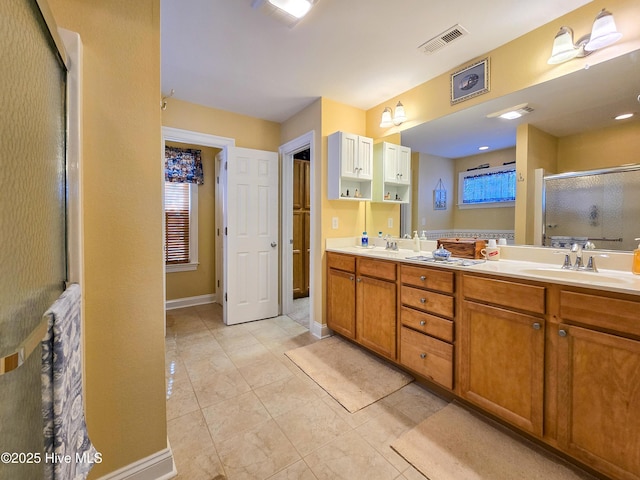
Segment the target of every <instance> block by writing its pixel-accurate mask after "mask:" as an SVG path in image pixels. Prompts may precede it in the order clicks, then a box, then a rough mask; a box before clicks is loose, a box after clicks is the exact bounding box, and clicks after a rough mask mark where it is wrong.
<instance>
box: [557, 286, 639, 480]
mask: <svg viewBox="0 0 640 480" xmlns="http://www.w3.org/2000/svg"><path fill="white" fill-rule="evenodd" d="M638 312H640V302H637V301H631V300H624V299H618V298H609V297H606V296H601V295H591V294H586V293H580V292H573V291H566V290H563V291H561V292H560V319H561V323H560V325H559V330H558V335H559V338H558V342H557V349H558V446H559V447H560V448H561V449H562V450H564V451H566V452H567V453H568V454H570V455H571V456H573V457H575V458H576V459H578V460H581V461H583V462H585V463H586V464H588V465H592V466H593V467H594V468H597V469H598V470H600V471H602V472H604V473H606V474H607V475H609V476H611V477H612V478H617V479H625V480H626V479H630V480H631V479H633V480H638V479H640V318H639V315H638Z"/></svg>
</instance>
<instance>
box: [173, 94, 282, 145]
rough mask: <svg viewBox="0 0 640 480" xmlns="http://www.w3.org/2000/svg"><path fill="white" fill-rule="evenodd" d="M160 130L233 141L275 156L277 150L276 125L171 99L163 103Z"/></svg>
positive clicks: (278, 133)
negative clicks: (165, 104)
mask: <svg viewBox="0 0 640 480" xmlns="http://www.w3.org/2000/svg"><path fill="white" fill-rule="evenodd" d="M162 125H163V126H164V127H173V128H180V129H182V130H189V131H192V132H198V133H206V134H209V135H216V136H219V137H228V138H233V139H235V141H236V146H237V147H244V148H253V149H256V150H268V151H270V152H277V151H278V147H279V146H280V124H278V123H276V122H270V121H268V120H261V119H259V118H254V117H248V116H246V115H239V114H237V113H231V112H226V111H224V110H218V109H215V108H209V107H203V106H202V105H196V104H195V103H189V102H184V101H182V100H177V99H175V98H170V99H168V100H167V109H166V110H164V111H163V112H162Z"/></svg>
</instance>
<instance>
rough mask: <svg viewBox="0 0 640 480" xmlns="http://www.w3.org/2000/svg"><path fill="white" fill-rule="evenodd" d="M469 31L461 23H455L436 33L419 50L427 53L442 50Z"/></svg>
mask: <svg viewBox="0 0 640 480" xmlns="http://www.w3.org/2000/svg"><path fill="white" fill-rule="evenodd" d="M468 33H469V32H467V30H466V29H465V28H464V27H463V26H462V25H460V24H455V25H454V26H453V27H451V28H448V29H447V30H445V31H444V32H442V33H441V34H439V35H436V36H435V37H433V38H432V39H431V40H427V41H426V42H424V43H423V44H422V45H420V46H419V47H418V50H420V51H422V52H423V53H426V54H432V53H435V52H437V51H438V50H440V49H441V48H443V47H445V46H447V45H449V44H450V43H451V42H453V41H454V40H456V39H458V38H460V37H464V36H465V35H467V34H468Z"/></svg>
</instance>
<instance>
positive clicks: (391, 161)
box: [382, 143, 399, 183]
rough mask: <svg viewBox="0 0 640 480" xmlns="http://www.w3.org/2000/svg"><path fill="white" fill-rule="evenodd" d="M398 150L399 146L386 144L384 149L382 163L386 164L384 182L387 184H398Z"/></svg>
mask: <svg viewBox="0 0 640 480" xmlns="http://www.w3.org/2000/svg"><path fill="white" fill-rule="evenodd" d="M398 148H399V145H394V144H393V143H385V144H384V148H383V149H382V161H383V163H384V181H385V182H386V183H397V182H398Z"/></svg>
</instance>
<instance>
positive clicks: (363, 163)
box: [357, 137, 373, 180]
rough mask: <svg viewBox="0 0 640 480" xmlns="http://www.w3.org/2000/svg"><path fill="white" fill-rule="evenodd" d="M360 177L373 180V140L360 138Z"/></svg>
mask: <svg viewBox="0 0 640 480" xmlns="http://www.w3.org/2000/svg"><path fill="white" fill-rule="evenodd" d="M357 166H358V168H359V170H358V175H359V177H360V178H362V179H367V180H371V179H372V178H373V139H372V138H368V137H358V165H357Z"/></svg>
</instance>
